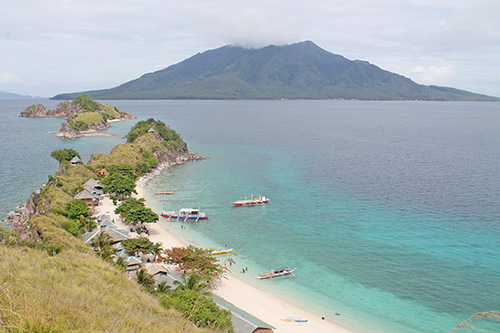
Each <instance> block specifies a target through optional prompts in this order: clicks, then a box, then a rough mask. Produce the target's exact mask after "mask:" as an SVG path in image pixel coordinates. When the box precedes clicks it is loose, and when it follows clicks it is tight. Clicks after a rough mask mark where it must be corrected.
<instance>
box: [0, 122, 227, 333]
mask: <svg viewBox="0 0 500 333" xmlns="http://www.w3.org/2000/svg"><path fill="white" fill-rule="evenodd" d="M149 124H150V125H151V124H155V126H156V125H158V124H157V122H155V121H154V120H149ZM141 126H144V123H142V125H141ZM148 126H149V125H148ZM158 126H160V128H161V127H162V126H164V124H163V125H161V124H159V125H158ZM165 127H166V126H165ZM167 130H168V131H167V132H170V131H171V130H170V129H168V128H167ZM160 131H161V130H160ZM160 131H154V132H153V131H150V132H148V133H143V134H142V135H141V136H137V137H136V138H135V139H134V140H133V142H131V143H127V144H124V145H120V146H121V147H120V146H118V147H116V148H115V149H114V150H113V151H114V152H112V153H111V154H110V155H96V156H93V158H92V159H91V161H90V163H89V164H88V165H85V164H81V163H80V164H77V165H72V164H70V163H69V162H68V160H69V159H71V158H73V157H74V156H78V153H77V152H76V151H74V150H72V149H64V150H61V151H55V152H53V153H52V155H51V156H53V157H54V158H56V159H57V160H58V161H60V169H59V171H58V172H57V173H56V174H55V175H54V176H49V181H48V183H47V185H46V186H44V187H43V188H42V189H41V190H40V191H39V192H38V193H34V194H33V195H32V198H31V199H30V205H29V206H30V207H31V209H32V212H31V215H30V218H29V221H28V222H27V226H28V228H25V229H24V230H22V231H21V232H18V233H15V232H14V231H12V230H4V229H2V228H0V257H1V258H2V260H0V331H3V332H68V331H79V332H82V331H110V332H111V331H124V332H179V331H185V332H194V331H196V332H200V331H201V332H204V329H199V328H195V327H194V325H193V323H196V324H197V325H198V326H200V327H208V328H211V329H216V330H219V331H225V332H231V331H232V327H231V320H230V318H229V314H228V313H227V312H223V311H222V310H220V309H218V307H216V308H214V307H213V305H214V304H212V302H213V301H212V302H210V300H208V299H206V298H205V292H206V291H207V290H208V289H207V288H208V287H204V291H203V292H199V291H197V290H195V291H194V294H193V289H189V288H187V289H186V288H184V289H186V290H190V291H189V292H185V291H182V290H184V289H183V288H180V287H179V289H175V290H170V289H169V288H167V287H166V286H165V285H163V286H158V287H154V285H153V284H152V277H151V276H148V274H147V273H146V272H144V271H139V272H137V280H129V279H127V277H126V276H125V273H124V272H123V261H120V260H119V259H118V258H116V256H114V253H115V252H114V250H113V249H111V248H110V247H109V246H108V245H107V243H106V242H107V239H106V237H100V238H98V239H97V240H96V241H94V242H93V244H92V245H93V246H94V248H92V247H91V246H90V245H88V244H85V243H84V242H83V241H82V240H81V238H80V235H81V233H83V232H86V231H89V230H92V229H94V228H95V227H96V224H95V221H94V220H93V219H92V217H91V214H90V212H89V208H88V206H87V205H86V204H82V201H80V200H75V199H73V197H74V196H75V194H76V193H78V192H79V191H81V190H82V188H83V184H84V183H85V182H86V181H87V180H89V179H92V178H93V179H97V178H98V177H99V176H98V172H99V171H103V170H104V172H101V173H99V175H100V177H101V181H102V182H103V183H104V184H105V188H107V191H108V192H109V193H111V194H112V195H114V196H116V197H118V196H119V197H121V198H123V199H126V198H127V197H130V195H131V193H133V192H134V190H135V183H134V182H135V180H136V179H137V177H139V176H140V175H142V174H144V173H145V172H148V171H149V170H151V168H153V167H155V166H156V165H158V163H159V161H164V160H165V159H168V158H171V157H172V156H174V155H175V151H174V150H173V149H177V152H181V153H185V152H187V147H186V145H185V143H184V142H183V141H182V139H180V136H178V135H177V136H173V137H172V138H173V139H172V140H173V142H175V143H170V142H169V143H168V144H163V141H164V139H163V138H162V136H161V135H160V134H158V132H160ZM171 134H172V133H171ZM173 147H175V148H173ZM130 180H132V182H130ZM131 184H132V185H131ZM125 202H127V201H125ZM130 203H131V204H129V205H124V206H121V207H122V208H121V213H124V214H125V215H127V218H128V220H127V221H129V222H130V223H143V222H154V221H155V216H154V215H152V214H151V213H152V211H150V210H149V211H147V209H145V208H146V207H144V205H143V203H142V202H140V201H138V200H136V202H133V201H132V200H131V201H130ZM127 207H128V208H127ZM153 214H154V213H153ZM143 218H146V219H148V220H147V221H142V219H143ZM156 220H157V216H156ZM14 229H15V228H14ZM102 235H104V234H102ZM158 245H159V244H152V246H151V244H148V243H147V242H146V241H143V244H142V245H141V244H127V246H130V249H131V250H135V251H141V252H148V251H155V253H156V255H158V254H160V253H162V249H161V248H160V247H159V246H158ZM141 246H142V247H141ZM96 254H97V255H96ZM192 276H198V275H192ZM203 276H204V279H207V276H208V275H206V274H205V275H203ZM192 279H199V278H197V277H192ZM197 281H198V280H197ZM195 285H198V286H200V285H201V284H195ZM184 293H190V297H191V298H190V299H193V298H195V299H196V300H195V301H194V303H192V305H193V306H191V308H189V305H186V304H189V303H186V302H183V301H181V299H182V297H184V296H182V295H184ZM181 296H182V297H181ZM178 309H180V311H179V310H178Z"/></svg>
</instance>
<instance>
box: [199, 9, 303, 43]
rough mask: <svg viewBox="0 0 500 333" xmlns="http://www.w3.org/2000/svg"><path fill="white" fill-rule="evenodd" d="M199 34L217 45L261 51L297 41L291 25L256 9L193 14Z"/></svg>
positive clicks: (297, 35)
mask: <svg viewBox="0 0 500 333" xmlns="http://www.w3.org/2000/svg"><path fill="white" fill-rule="evenodd" d="M192 19H193V20H194V21H195V24H197V25H198V26H199V27H200V31H201V32H202V34H203V35H204V36H205V38H208V39H209V40H213V41H214V42H219V43H221V42H222V43H224V44H231V45H234V46H243V47H247V48H260V47H264V46H267V45H270V44H274V45H286V44H290V43H293V42H296V41H298V39H299V32H298V29H297V27H295V26H294V25H293V24H292V22H290V21H289V20H288V19H286V18H284V17H276V15H270V14H268V13H266V12H265V11H261V10H258V9H255V8H251V9H245V10H230V9H220V8H218V9H211V10H210V9H208V10H206V9H205V10H199V11H197V12H195V13H193V16H192Z"/></svg>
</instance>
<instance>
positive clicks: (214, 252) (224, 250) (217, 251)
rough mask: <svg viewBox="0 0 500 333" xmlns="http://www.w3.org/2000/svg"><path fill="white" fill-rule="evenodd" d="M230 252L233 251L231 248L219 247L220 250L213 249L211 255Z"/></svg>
mask: <svg viewBox="0 0 500 333" xmlns="http://www.w3.org/2000/svg"><path fill="white" fill-rule="evenodd" d="M231 252H233V249H220V250H214V251H212V254H213V255H217V254H228V253H231Z"/></svg>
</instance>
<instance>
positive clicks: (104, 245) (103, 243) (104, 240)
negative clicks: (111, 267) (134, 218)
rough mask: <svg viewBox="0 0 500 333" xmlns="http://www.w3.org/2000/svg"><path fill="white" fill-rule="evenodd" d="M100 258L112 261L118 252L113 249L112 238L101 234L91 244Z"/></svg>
mask: <svg viewBox="0 0 500 333" xmlns="http://www.w3.org/2000/svg"><path fill="white" fill-rule="evenodd" d="M91 245H92V247H93V248H94V250H95V252H96V253H97V255H98V256H100V257H102V258H103V259H104V260H111V257H112V256H113V255H114V254H116V252H117V250H116V249H114V248H113V247H111V236H109V235H108V234H105V233H104V232H101V233H100V234H99V235H97V237H96V238H95V239H94V240H93V241H92V243H91Z"/></svg>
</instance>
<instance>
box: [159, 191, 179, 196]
mask: <svg viewBox="0 0 500 333" xmlns="http://www.w3.org/2000/svg"><path fill="white" fill-rule="evenodd" d="M174 193H175V192H168V191H164V192H156V193H155V195H172V194H174Z"/></svg>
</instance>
